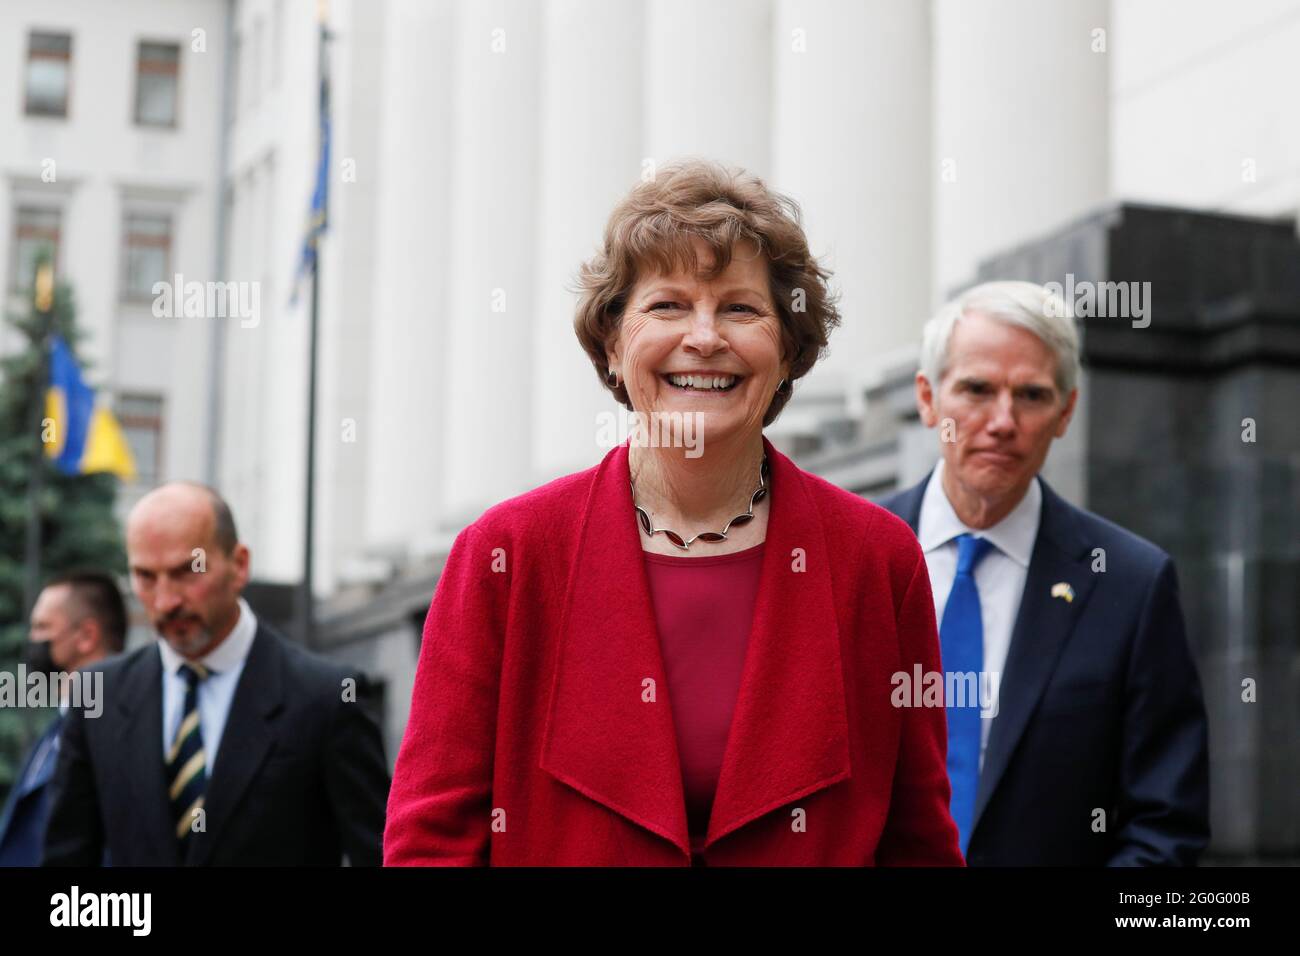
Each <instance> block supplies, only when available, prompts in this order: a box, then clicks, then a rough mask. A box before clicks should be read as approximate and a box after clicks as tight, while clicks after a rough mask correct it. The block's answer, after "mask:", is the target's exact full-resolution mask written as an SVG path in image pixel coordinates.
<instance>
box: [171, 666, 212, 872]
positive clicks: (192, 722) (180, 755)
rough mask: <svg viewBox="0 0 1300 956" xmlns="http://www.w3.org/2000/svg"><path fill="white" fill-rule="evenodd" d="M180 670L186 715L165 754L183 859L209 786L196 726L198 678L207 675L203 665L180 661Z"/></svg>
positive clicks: (177, 836) (198, 729) (177, 837)
mask: <svg viewBox="0 0 1300 956" xmlns="http://www.w3.org/2000/svg"><path fill="white" fill-rule="evenodd" d="M179 673H180V675H181V677H183V678H185V715H184V716H183V717H182V718H181V726H180V729H179V730H177V731H176V739H175V740H174V741H172V747H171V750H170V751H169V752H168V754H167V796H168V798H169V799H170V800H171V806H172V821H173V822H174V823H175V831H176V839H177V840H178V841H179V842H180V847H181V856H182V858H183V857H184V856H185V850H186V848H187V847H188V846H189V842H190V836H191V834H192V833H193V828H194V821H195V819H196V813H197V811H198V810H199V809H201V808H202V806H203V793H204V791H205V790H206V789H207V785H208V775H207V769H206V766H205V764H206V757H205V756H204V753H203V733H202V730H201V729H200V728H199V681H201V680H203V679H204V678H205V677H207V676H208V671H207V668H205V667H204V666H203V665H202V664H182V665H181V667H180V671H179Z"/></svg>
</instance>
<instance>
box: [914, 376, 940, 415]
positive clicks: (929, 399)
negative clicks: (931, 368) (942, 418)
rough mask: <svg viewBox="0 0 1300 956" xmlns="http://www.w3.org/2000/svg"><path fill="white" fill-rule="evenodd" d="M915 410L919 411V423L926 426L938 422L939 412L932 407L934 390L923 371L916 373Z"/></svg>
mask: <svg viewBox="0 0 1300 956" xmlns="http://www.w3.org/2000/svg"><path fill="white" fill-rule="evenodd" d="M916 410H917V411H918V412H920V413H921V423H922V424H924V425H925V427H926V428H933V427H934V426H935V425H937V424H939V413H938V412H937V411H935V408H934V390H933V389H932V388H931V387H930V380H929V379H928V378H926V377H925V373H924V372H917V373H916Z"/></svg>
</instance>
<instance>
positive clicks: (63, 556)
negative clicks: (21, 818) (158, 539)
mask: <svg viewBox="0 0 1300 956" xmlns="http://www.w3.org/2000/svg"><path fill="white" fill-rule="evenodd" d="M41 261H45V260H44V257H42V260H41ZM38 268H39V264H38ZM7 321H8V322H9V323H10V325H12V326H13V327H14V328H16V329H18V331H19V332H21V333H22V338H23V346H22V347H21V348H20V349H18V350H16V351H15V353H14V354H12V355H9V356H6V357H4V358H2V359H0V672H3V671H7V672H9V673H11V674H15V673H16V670H17V665H18V662H19V660H21V658H22V651H23V644H24V643H25V641H26V640H27V634H28V622H27V619H26V618H27V611H28V609H27V608H26V607H25V606H24V600H25V599H24V593H23V589H24V583H25V579H26V566H25V563H24V560H25V547H26V544H25V542H26V535H27V514H28V507H29V502H28V485H29V483H30V481H31V476H32V469H33V466H35V465H39V467H40V468H42V469H43V472H42V474H43V477H42V484H41V495H40V499H39V502H38V505H37V508H38V511H39V514H40V518H41V568H40V571H41V574H40V576H41V580H42V581H45V580H47V579H48V578H50V577H51V576H53V575H55V574H59V573H62V572H64V571H69V570H73V569H76V568H93V569H97V570H103V571H106V572H108V573H110V574H124V573H125V571H126V557H125V553H124V551H123V547H122V536H121V530H120V528H119V527H118V521H117V518H116V516H115V515H114V512H113V502H114V498H115V496H116V493H117V481H118V479H117V478H116V477H115V476H113V475H110V474H94V475H64V474H62V473H61V472H59V471H58V469H56V468H55V467H54V465H53V463H52V461H51V460H50V459H48V458H47V457H46V456H45V454H44V453H43V447H42V444H41V434H40V431H39V430H38V429H35V428H34V424H35V422H34V419H33V417H32V415H33V406H32V402H33V400H34V399H35V398H37V397H39V399H40V401H41V402H42V405H41V416H42V417H44V384H43V383H44V376H45V374H46V367H47V360H46V356H47V354H48V346H47V343H48V337H47V335H55V334H57V335H60V336H62V337H63V339H64V341H66V342H67V343H68V348H69V349H70V350H72V352H73V354H74V355H75V354H76V353H77V342H78V340H79V338H80V335H79V333H78V331H77V328H76V308H75V304H74V300H73V295H72V290H71V289H70V288H69V287H68V286H66V285H65V284H63V283H57V284H56V285H55V290H54V299H53V308H52V310H51V311H50V312H49V313H48V314H42V313H40V312H39V311H38V310H37V309H36V307H35V304H34V300H33V299H32V298H31V297H30V296H29V298H28V314H27V315H26V316H13V315H11V316H9V317H8V318H7ZM78 364H81V363H80V359H78ZM83 368H84V365H83ZM49 717H50V712H49V711H39V710H38V711H32V710H31V709H28V708H23V707H0V800H3V798H4V795H6V794H7V793H8V791H9V788H10V787H11V786H12V785H13V782H14V778H15V776H16V775H17V773H18V771H19V769H20V768H21V766H22V763H21V762H22V759H23V756H24V754H25V752H26V750H27V747H28V746H30V744H31V743H32V742H33V740H34V739H35V737H36V736H37V735H39V733H40V731H41V729H42V727H43V726H44V723H45V721H47V720H48V719H49Z"/></svg>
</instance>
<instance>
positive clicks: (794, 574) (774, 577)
mask: <svg viewBox="0 0 1300 956" xmlns="http://www.w3.org/2000/svg"><path fill="white" fill-rule="evenodd" d="M763 444H764V446H765V448H766V450H767V455H768V461H769V463H770V465H771V476H772V477H771V482H772V497H771V499H770V509H771V510H770V512H769V516H768V527H767V538H766V547H765V548H764V555H763V567H762V571H761V572H760V573H761V578H760V585H759V592H758V599H757V604H756V606H755V608H754V624H753V629H752V631H751V632H750V639H749V647H748V650H747V652H746V657H745V665H744V671H743V676H742V679H741V686H740V693H739V697H738V699H737V701H736V710H735V716H734V718H733V720H732V726H731V731H730V736H729V738H728V741H727V748H726V753H725V756H724V758H723V762H722V771H721V777H720V779H719V781H718V790H717V795H716V797H715V799H714V804H713V812H712V816H711V818H710V820H709V831H708V837H707V842H706V845H707V844H711V843H713V842H714V841H716V840H718V839H720V838H722V837H723V836H725V835H726V834H728V833H730V832H731V831H733V830H735V829H737V828H738V827H741V826H743V825H744V824H746V823H748V822H750V821H752V820H754V819H755V818H757V817H759V816H762V815H763V814H765V813H767V812H769V811H771V810H774V809H776V808H777V807H780V806H781V805H782V804H785V803H789V802H790V801H793V800H796V799H798V798H800V797H802V796H805V795H806V794H809V793H812V792H814V791H816V790H820V789H822V788H824V787H828V786H830V785H832V784H834V783H837V782H839V781H841V780H844V779H847V778H848V777H849V776H850V767H849V748H848V718H847V716H846V714H847V712H846V709H845V700H844V679H843V673H842V670H841V664H840V640H839V628H838V625H837V623H836V617H835V607H834V602H833V600H832V595H831V580H830V571H829V555H828V552H827V546H826V539H825V535H824V533H823V529H822V520H821V514H820V512H819V511H818V509H817V506H816V503H815V502H814V501H813V499H812V495H811V489H810V488H809V487H808V486H807V484H806V483H805V478H804V475H803V472H801V471H800V470H799V469H798V468H797V467H796V466H795V464H794V463H793V462H792V461H790V459H789V458H787V457H786V456H785V455H782V454H781V453H780V452H778V451H777V450H776V449H775V448H774V447H773V446H772V444H771V443H770V442H769V441H768V440H767V439H766V438H764V439H763ZM580 520H581V522H582V529H581V531H580V533H579V539H578V540H579V546H578V547H579V551H578V554H577V555H576V558H575V562H574V567H573V573H572V576H571V578H570V581H569V589H568V594H567V597H566V600H565V610H564V614H563V618H562V620H563V621H564V624H563V630H562V632H561V633H562V634H563V635H564V638H563V640H562V641H561V645H560V650H559V655H558V659H557V664H556V670H555V680H554V684H553V686H552V689H551V701H550V708H549V711H548V717H547V723H546V728H545V731H544V739H543V742H542V751H541V767H542V769H543V770H544V771H546V772H547V773H549V774H551V775H552V776H554V777H555V778H556V779H558V780H560V781H562V782H564V783H565V784H567V785H569V786H571V787H573V788H574V789H576V790H578V791H579V792H581V793H583V794H585V795H586V796H587V797H589V798H591V799H593V800H596V801H598V802H599V803H602V804H604V805H605V806H607V807H609V808H610V809H611V810H614V811H615V812H617V813H619V814H621V815H622V816H624V817H626V818H627V819H629V820H631V821H633V822H634V823H637V824H639V825H640V826H642V827H644V828H646V829H647V830H650V831H652V832H653V833H657V834H659V835H660V836H662V837H664V838H665V839H667V840H670V841H672V842H673V843H674V844H676V845H677V846H678V847H679V848H680V849H681V850H682V852H683V853H686V854H689V852H690V851H689V847H690V842H689V837H688V834H687V826H686V803H685V797H684V794H683V789H682V772H681V764H680V761H679V758H678V753H677V737H676V732H675V729H674V727H673V718H672V710H671V708H670V706H669V702H668V688H667V686H666V682H665V679H664V665H663V660H662V658H661V656H660V650H659V638H658V633H657V630H656V625H655V617H654V609H653V605H652V604H651V601H650V590H649V584H648V581H647V578H646V572H645V564H644V561H643V559H642V552H641V542H640V533H641V532H640V531H639V529H638V528H637V525H636V517H635V514H634V512H633V509H632V498H631V494H630V491H629V489H628V446H627V444H626V443H624V444H623V445H621V446H619V447H618V448H615V449H614V450H613V451H611V452H610V453H609V454H608V455H606V456H605V458H604V460H603V461H602V462H601V464H600V465H599V466H598V467H597V469H596V473H595V478H594V480H593V483H592V488H591V493H590V496H589V498H588V499H587V502H586V508H585V512H584V513H583V514H582V515H581V518H580ZM795 549H802V551H803V555H804V563H805V570H802V571H798V570H795V559H796V556H797V555H796V554H795ZM646 678H653V679H654V681H655V684H656V686H657V694H656V696H657V700H656V702H654V703H645V702H643V701H642V689H643V683H642V682H643V681H644V680H645V679H646Z"/></svg>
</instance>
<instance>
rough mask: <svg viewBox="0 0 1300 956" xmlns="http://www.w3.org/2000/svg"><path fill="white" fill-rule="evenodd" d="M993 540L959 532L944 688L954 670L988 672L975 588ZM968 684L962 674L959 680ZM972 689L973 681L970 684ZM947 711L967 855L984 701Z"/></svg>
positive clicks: (943, 640) (944, 636) (946, 616)
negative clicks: (981, 562)
mask: <svg viewBox="0 0 1300 956" xmlns="http://www.w3.org/2000/svg"><path fill="white" fill-rule="evenodd" d="M992 547H993V543H992V542H991V541H989V540H988V539H987V538H977V537H975V536H974V535H971V534H960V535H958V536H957V576H956V577H955V578H953V582H952V590H951V591H950V592H948V603H947V604H946V605H945V606H944V609H943V623H942V624H941V625H939V643H940V645H941V647H940V650H941V653H942V656H943V670H944V686H945V688H946V687H948V686H950V683H951V682H952V680H953V679H952V678H949V675H950V674H957V675H965V674H969V673H973V674H976V675H977V677H976V682H975V686H976V688H978V687H979V686H980V681H979V678H978V675H980V674H981V673H982V672H983V670H984V622H983V620H982V619H981V618H980V592H979V589H978V588H976V587H975V567H976V565H978V564H979V563H980V560H981V559H982V558H983V557H984V556H985V555H986V554H988V553H989V550H990V549H991V548H992ZM955 681H956V682H957V683H963V682H964V681H963V679H962V677H961V676H958V677H957V678H955ZM966 686H967V687H969V686H970V685H969V683H967V684H966ZM945 703H946V706H947V713H948V780H949V782H950V783H951V784H952V803H951V807H950V808H951V811H952V818H953V820H954V821H955V822H956V823H957V831H958V833H959V835H960V837H961V852H962V855H965V853H966V845H967V843H969V841H970V830H971V824H972V823H974V821H975V794H976V792H977V791H978V790H979V780H980V701H979V695H978V693H977V694H976V695H975V699H974V700H971V699H970V694H969V693H967V694H966V700H965V701H964V703H965V706H963V707H957V706H954V703H957V702H956V701H952V700H948V701H945Z"/></svg>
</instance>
